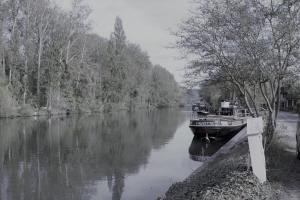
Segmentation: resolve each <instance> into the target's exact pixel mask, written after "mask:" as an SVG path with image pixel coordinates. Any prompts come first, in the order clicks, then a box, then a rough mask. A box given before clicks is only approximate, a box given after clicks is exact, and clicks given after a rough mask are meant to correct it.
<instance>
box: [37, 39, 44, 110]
mask: <svg viewBox="0 0 300 200" xmlns="http://www.w3.org/2000/svg"><path fill="white" fill-rule="evenodd" d="M39 40H40V41H39V50H38V68H37V106H38V110H39V109H40V106H41V105H40V93H41V91H40V78H41V77H40V76H41V59H42V51H43V42H42V38H40V39H39Z"/></svg>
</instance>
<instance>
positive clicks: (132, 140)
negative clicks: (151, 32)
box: [0, 110, 183, 200]
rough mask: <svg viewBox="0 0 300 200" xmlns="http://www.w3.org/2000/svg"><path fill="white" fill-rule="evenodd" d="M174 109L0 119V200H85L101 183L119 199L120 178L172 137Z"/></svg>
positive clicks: (175, 118)
mask: <svg viewBox="0 0 300 200" xmlns="http://www.w3.org/2000/svg"><path fill="white" fill-rule="evenodd" d="M182 118H183V116H182V114H181V113H180V112H179V111H170V110H163V111H157V112H151V113H145V112H138V113H134V114H126V113H118V114H109V115H91V116H76V117H69V118H50V119H46V118H45V119H41V118H40V119H38V120H34V119H33V118H27V119H15V120H0V137H1V141H0V162H1V172H0V187H1V188H0V189H1V190H0V192H1V196H0V199H24V200H27V199H30V200H32V199H89V198H90V195H92V194H94V193H95V192H96V190H97V189H96V188H95V187H96V186H97V183H98V182H99V181H103V180H107V185H108V188H109V190H110V191H111V193H112V199H113V200H118V199H121V196H122V193H123V189H124V186H125V182H126V181H125V177H126V175H128V174H133V173H137V172H138V170H139V168H140V167H141V166H143V165H146V164H147V160H148V158H149V155H150V152H151V149H153V148H161V147H162V146H163V145H164V144H166V143H167V142H168V141H169V140H170V139H171V138H172V137H173V135H174V132H175V130H176V128H177V127H178V125H179V123H180V122H182V121H183V120H182Z"/></svg>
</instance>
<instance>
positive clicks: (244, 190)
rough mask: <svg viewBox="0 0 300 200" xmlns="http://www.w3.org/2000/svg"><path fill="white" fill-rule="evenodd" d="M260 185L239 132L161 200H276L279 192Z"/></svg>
mask: <svg viewBox="0 0 300 200" xmlns="http://www.w3.org/2000/svg"><path fill="white" fill-rule="evenodd" d="M277 188H278V187H277V186H276V185H272V184H270V183H266V184H263V185H262V184H260V183H259V181H258V180H257V178H256V177H255V176H254V175H253V174H252V172H251V169H250V167H249V158H248V142H247V139H246V131H245V129H244V130H242V131H241V132H240V133H239V134H237V135H236V136H235V137H234V138H232V139H231V140H230V141H229V142H228V143H226V144H225V145H224V146H223V147H222V148H221V149H220V150H219V151H218V152H217V153H216V154H214V155H213V156H212V158H211V159H210V160H208V161H207V162H206V163H204V164H203V165H202V166H201V167H199V168H198V169H197V170H196V171H195V172H193V173H192V174H191V175H190V176H189V177H188V178H187V179H186V180H184V181H182V182H179V183H175V184H173V185H172V186H171V187H170V188H169V190H168V191H167V192H166V194H165V196H164V197H162V198H158V199H164V200H186V199H190V200H194V199H207V200H211V199H214V200H215V199H231V200H232V199H239V200H240V199H270V200H271V199H272V200H273V199H278V193H279V190H278V189H277Z"/></svg>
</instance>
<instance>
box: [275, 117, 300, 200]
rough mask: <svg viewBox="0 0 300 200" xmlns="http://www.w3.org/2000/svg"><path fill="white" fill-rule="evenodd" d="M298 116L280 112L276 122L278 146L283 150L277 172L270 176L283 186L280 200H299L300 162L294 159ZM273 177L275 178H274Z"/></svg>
mask: <svg viewBox="0 0 300 200" xmlns="http://www.w3.org/2000/svg"><path fill="white" fill-rule="evenodd" d="M298 120H299V118H298V115H297V114H293V113H287V112H281V113H279V116H278V120H277V124H278V126H277V132H278V136H279V141H280V143H279V146H280V147H281V148H282V149H283V150H284V152H283V154H282V155H281V159H280V161H281V162H280V163H277V166H276V167H277V170H278V172H277V173H276V172H275V171H276V170H273V171H271V172H270V173H271V176H273V179H274V180H277V181H278V182H280V183H281V184H282V185H283V187H284V188H283V189H284V190H285V193H283V194H282V196H281V199H284V200H286V199H290V200H296V199H297V200H299V199H300V160H297V158H296V155H297V154H296V147H297V142H296V132H297V123H298ZM274 177H275V178H274Z"/></svg>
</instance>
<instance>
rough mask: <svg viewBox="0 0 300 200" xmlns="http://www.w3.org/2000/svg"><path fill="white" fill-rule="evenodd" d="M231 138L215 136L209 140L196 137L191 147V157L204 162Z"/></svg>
mask: <svg viewBox="0 0 300 200" xmlns="http://www.w3.org/2000/svg"><path fill="white" fill-rule="evenodd" d="M229 140H230V138H215V139H211V140H210V142H207V141H206V140H205V138H201V137H196V136H195V137H194V138H193V140H192V143H191V145H190V147H189V154H190V158H191V159H192V160H195V161H200V162H204V161H206V160H207V159H209V158H210V157H211V156H212V155H213V154H214V153H216V152H217V151H218V150H219V149H220V148H221V147H222V146H223V145H224V144H225V143H227V142H228V141H229Z"/></svg>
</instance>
